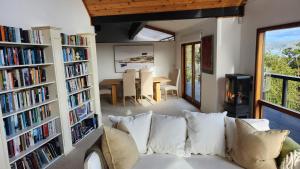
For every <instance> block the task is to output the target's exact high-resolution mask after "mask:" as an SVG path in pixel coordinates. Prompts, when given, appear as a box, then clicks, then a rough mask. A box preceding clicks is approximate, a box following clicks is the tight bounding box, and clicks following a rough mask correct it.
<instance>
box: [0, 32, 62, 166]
mask: <svg viewBox="0 0 300 169" xmlns="http://www.w3.org/2000/svg"><path fill="white" fill-rule="evenodd" d="M4 30H5V31H4ZM3 31H4V32H7V31H9V32H11V34H9V33H8V34H3ZM23 31H24V32H23ZM0 33H1V35H0V37H1V41H0V102H1V104H0V105H1V109H0V111H1V113H0V118H1V120H0V126H1V130H0V142H1V144H0V153H1V154H3V155H4V156H2V157H1V158H0V163H1V166H0V168H1V169H2V168H3V169H8V168H17V166H22V165H27V167H28V166H32V165H34V164H33V163H32V162H37V160H36V159H37V157H40V158H42V157H43V159H44V161H38V162H37V163H35V165H37V164H39V165H40V168H45V167H46V166H48V165H49V164H50V162H52V161H54V160H57V159H58V158H60V157H61V156H62V154H63V147H62V145H63V144H62V137H61V133H62V131H61V127H60V126H61V124H60V121H61V120H60V113H59V112H60V111H59V106H58V97H57V83H56V71H55V65H54V52H53V48H52V45H51V43H52V42H51V41H52V36H51V28H50V27H49V28H47V29H46V28H32V29H31V30H22V29H19V28H13V27H6V28H5V29H4V27H3V26H0ZM25 34H27V37H24V36H26V35H25ZM6 35H7V36H6ZM4 36H5V38H7V37H9V38H8V39H5V38H3V37H4ZM21 38H22V39H21ZM46 153H49V154H51V157H50V156H48V157H47V158H46Z"/></svg>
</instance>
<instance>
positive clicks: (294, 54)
mask: <svg viewBox="0 0 300 169" xmlns="http://www.w3.org/2000/svg"><path fill="white" fill-rule="evenodd" d="M282 54H284V55H286V56H287V57H288V58H289V59H290V61H289V66H290V67H291V68H292V69H297V72H296V76H298V77H299V76H300V58H299V56H300V42H298V43H297V44H296V47H295V48H286V49H284V50H283V51H282Z"/></svg>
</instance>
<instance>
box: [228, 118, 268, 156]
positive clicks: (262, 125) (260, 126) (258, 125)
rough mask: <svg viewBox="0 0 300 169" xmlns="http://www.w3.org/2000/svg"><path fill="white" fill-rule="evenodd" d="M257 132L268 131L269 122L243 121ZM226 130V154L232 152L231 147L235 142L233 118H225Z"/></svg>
mask: <svg viewBox="0 0 300 169" xmlns="http://www.w3.org/2000/svg"><path fill="white" fill-rule="evenodd" d="M243 120H244V121H246V122H247V123H248V124H250V125H251V126H252V127H254V128H255V129H256V130H258V131H267V130H270V127H269V120H267V119H243ZM225 128H226V152H227V153H230V151H232V148H233V145H234V144H235V142H236V125H235V118H232V117H225Z"/></svg>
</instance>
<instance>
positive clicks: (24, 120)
mask: <svg viewBox="0 0 300 169" xmlns="http://www.w3.org/2000/svg"><path fill="white" fill-rule="evenodd" d="M50 116H51V109H50V106H49V105H43V106H40V107H36V108H34V109H31V110H28V111H24V112H21V113H19V114H16V115H13V116H9V117H7V118H4V119H3V121H4V126H5V132H6V135H7V136H10V135H12V134H15V133H17V132H18V131H22V130H24V129H26V128H28V127H30V126H32V125H35V124H39V123H41V122H42V121H43V120H45V119H46V118H48V117H50Z"/></svg>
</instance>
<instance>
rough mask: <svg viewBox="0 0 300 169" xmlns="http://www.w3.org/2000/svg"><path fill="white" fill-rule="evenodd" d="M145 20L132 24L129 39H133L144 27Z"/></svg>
mask: <svg viewBox="0 0 300 169" xmlns="http://www.w3.org/2000/svg"><path fill="white" fill-rule="evenodd" d="M144 26H145V22H134V23H132V24H131V26H130V28H129V31H128V39H129V40H133V39H134V37H135V36H136V35H137V34H138V33H139V32H140V31H141V30H142V29H143V27H144Z"/></svg>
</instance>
